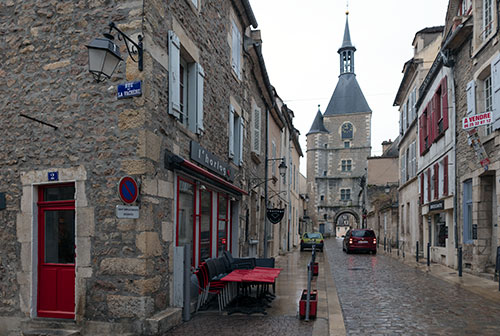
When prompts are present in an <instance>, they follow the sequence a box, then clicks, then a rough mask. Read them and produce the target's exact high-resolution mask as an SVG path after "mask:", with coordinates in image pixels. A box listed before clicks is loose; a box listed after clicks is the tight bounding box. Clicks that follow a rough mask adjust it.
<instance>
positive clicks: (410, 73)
mask: <svg viewBox="0 0 500 336" xmlns="http://www.w3.org/2000/svg"><path fill="white" fill-rule="evenodd" d="M443 28H444V27H443V26H439V27H429V28H424V29H422V30H420V31H418V32H417V33H416V34H415V37H414V39H413V43H412V45H413V50H414V56H413V58H412V59H410V60H409V61H408V62H406V63H405V65H404V67H403V74H404V75H403V79H402V81H401V84H400V86H399V89H398V92H397V94H396V98H395V99H394V106H399V112H400V118H399V133H400V137H401V140H400V144H399V168H400V171H399V202H398V203H399V223H398V225H399V229H398V232H399V233H400V234H399V235H398V245H404V246H405V247H406V252H408V253H410V252H411V253H415V251H416V248H417V242H418V245H419V249H420V251H422V247H423V246H424V245H423V231H424V230H423V225H422V223H423V222H422V218H421V216H420V201H419V196H420V193H419V181H418V180H417V171H418V167H417V156H418V153H417V148H418V146H419V143H418V141H419V140H418V124H417V113H416V112H417V111H416V103H417V99H418V93H419V92H418V91H419V90H418V88H419V87H420V85H421V84H422V82H423V81H424V78H425V75H426V74H427V72H428V71H429V68H430V65H431V64H432V61H433V60H434V59H435V58H436V55H437V53H438V51H439V48H440V46H441V41H442V33H443ZM379 242H380V241H379Z"/></svg>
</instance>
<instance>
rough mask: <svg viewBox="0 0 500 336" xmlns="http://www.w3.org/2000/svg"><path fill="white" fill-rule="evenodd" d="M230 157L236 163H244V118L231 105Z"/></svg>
mask: <svg viewBox="0 0 500 336" xmlns="http://www.w3.org/2000/svg"><path fill="white" fill-rule="evenodd" d="M228 126H229V157H230V158H231V159H233V162H234V163H235V164H236V165H239V166H240V165H241V164H242V163H243V118H242V117H241V116H239V115H238V114H237V112H236V110H235V108H234V107H233V106H232V105H230V106H229V125H228Z"/></svg>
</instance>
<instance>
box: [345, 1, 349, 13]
mask: <svg viewBox="0 0 500 336" xmlns="http://www.w3.org/2000/svg"><path fill="white" fill-rule="evenodd" d="M345 14H346V15H349V0H346V2H345Z"/></svg>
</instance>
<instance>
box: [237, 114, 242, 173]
mask: <svg viewBox="0 0 500 336" xmlns="http://www.w3.org/2000/svg"><path fill="white" fill-rule="evenodd" d="M238 132H239V136H238V145H239V148H238V165H242V164H243V118H242V117H239V118H238Z"/></svg>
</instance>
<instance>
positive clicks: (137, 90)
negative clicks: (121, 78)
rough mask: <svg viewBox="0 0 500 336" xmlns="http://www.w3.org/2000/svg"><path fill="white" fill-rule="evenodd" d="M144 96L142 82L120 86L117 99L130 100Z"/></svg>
mask: <svg viewBox="0 0 500 336" xmlns="http://www.w3.org/2000/svg"><path fill="white" fill-rule="evenodd" d="M141 95H142V82H141V81H137V82H128V83H125V84H119V85H118V90H117V95H116V98H118V99H123V98H130V97H136V96H141Z"/></svg>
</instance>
